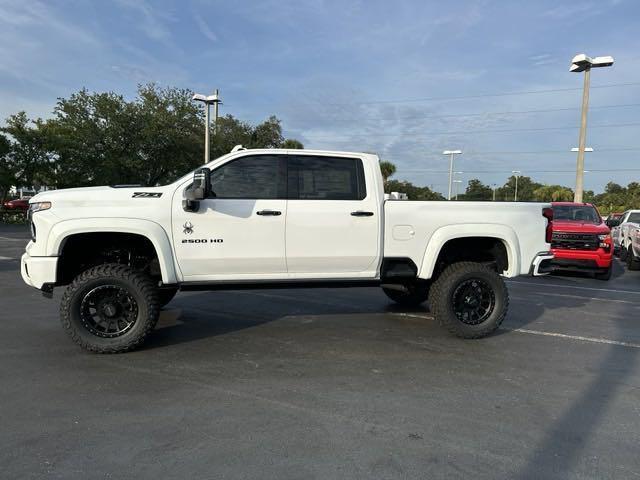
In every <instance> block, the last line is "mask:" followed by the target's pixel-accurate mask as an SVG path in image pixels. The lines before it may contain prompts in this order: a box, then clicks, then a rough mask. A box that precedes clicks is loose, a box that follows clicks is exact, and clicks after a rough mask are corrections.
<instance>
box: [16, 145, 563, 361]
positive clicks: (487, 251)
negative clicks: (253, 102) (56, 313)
mask: <svg viewBox="0 0 640 480" xmlns="http://www.w3.org/2000/svg"><path fill="white" fill-rule="evenodd" d="M550 207H551V206H550V205H549V204H540V203H520V204H513V203H496V202H410V201H397V200H388V201H385V199H384V190H383V179H382V174H381V172H380V167H379V159H378V156H376V155H372V154H367V153H348V152H328V151H312V150H296V151H293V150H277V149H268V150H246V149H243V148H241V147H238V148H234V150H233V151H232V152H231V153H229V154H227V155H224V156H222V157H220V158H218V159H216V160H213V161H212V162H210V163H209V164H207V165H206V166H205V167H203V168H199V169H197V170H196V171H195V172H193V174H191V175H187V176H184V177H182V178H180V179H179V180H176V181H175V182H174V183H172V184H170V185H166V186H163V187H150V188H144V187H139V186H137V187H131V186H129V187H120V188H117V187H91V188H76V189H69V190H56V191H48V192H44V193H40V194H38V195H36V196H35V197H34V198H33V199H32V200H31V205H30V212H31V216H30V222H31V227H32V228H31V233H32V240H31V242H30V243H29V244H28V245H27V247H26V250H27V251H26V253H25V254H24V255H23V256H22V261H21V266H22V269H21V270H22V278H23V279H24V281H25V282H26V283H27V284H29V285H31V286H33V287H35V288H38V289H41V290H42V291H43V293H44V294H45V295H46V296H49V297H50V296H51V294H52V290H53V288H54V287H64V289H65V292H64V293H63V295H62V298H61V307H60V308H61V310H60V312H61V320H62V325H63V327H64V329H65V330H66V331H67V333H68V334H69V336H70V337H71V339H72V340H73V341H75V342H76V343H78V344H79V345H80V346H82V347H83V348H85V349H87V350H90V351H94V352H102V353H109V352H122V351H126V350H130V349H132V348H135V347H136V346H138V345H139V344H141V343H142V341H143V340H144V338H145V337H146V336H147V335H148V334H149V333H150V332H151V331H152V330H153V328H154V325H155V323H156V321H157V319H158V314H159V311H160V308H162V306H163V305H165V304H166V303H168V302H169V301H171V298H172V297H173V296H174V295H175V294H176V292H177V291H178V290H179V289H180V290H193V289H199V290H202V289H224V288H226V289H239V288H268V287H270V288H282V287H283V286H289V287H291V286H293V287H296V286H297V287H300V286H304V287H307V288H311V287H321V286H324V287H326V286H342V287H346V286H378V287H382V289H383V291H384V293H385V294H386V295H387V296H388V297H389V298H390V299H391V300H392V301H394V302H396V303H399V304H404V305H418V304H420V303H422V302H425V301H427V299H428V301H429V306H430V309H431V311H432V312H433V313H434V315H435V317H436V319H437V320H438V322H439V323H440V324H441V325H442V326H444V327H445V328H446V329H447V330H448V331H449V332H451V333H452V334H454V335H456V336H459V337H462V338H480V337H484V336H486V335H488V334H490V333H491V332H493V331H495V330H496V329H497V328H498V327H499V325H500V324H501V323H502V320H503V319H504V318H505V315H506V313H507V307H508V304H509V299H508V292H507V287H506V285H505V283H504V281H503V277H515V276H518V275H541V274H545V273H548V272H549V271H550V266H549V263H550V261H551V259H552V258H553V256H552V254H551V252H550V251H549V248H550V245H549V241H550V233H551V232H550V231H549V232H548V231H547V225H548V222H549V216H550V213H551V212H550V211H549V210H550ZM545 214H547V215H545ZM212 308H213V309H215V305H212Z"/></svg>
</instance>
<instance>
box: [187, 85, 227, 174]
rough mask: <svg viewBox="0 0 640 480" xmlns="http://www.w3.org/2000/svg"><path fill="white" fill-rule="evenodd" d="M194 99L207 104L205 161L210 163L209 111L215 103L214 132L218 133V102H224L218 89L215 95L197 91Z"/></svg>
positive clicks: (205, 116)
mask: <svg viewBox="0 0 640 480" xmlns="http://www.w3.org/2000/svg"><path fill="white" fill-rule="evenodd" d="M193 100H195V101H197V102H202V103H204V104H205V106H206V108H205V110H204V112H205V114H204V122H205V126H204V163H205V164H206V163H209V147H210V146H211V143H210V141H209V123H210V122H209V112H210V109H211V105H214V106H215V108H214V113H215V121H214V124H213V133H214V134H215V133H216V130H217V128H216V127H217V125H218V104H219V103H222V101H221V100H220V97H219V95H218V89H216V91H215V92H214V93H213V95H201V94H199V93H196V94H195V95H194V96H193Z"/></svg>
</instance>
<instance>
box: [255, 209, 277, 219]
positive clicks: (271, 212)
mask: <svg viewBox="0 0 640 480" xmlns="http://www.w3.org/2000/svg"><path fill="white" fill-rule="evenodd" d="M256 214H257V215H263V216H267V215H269V216H272V217H277V216H278V215H282V212H279V211H278V210H260V211H259V212H256Z"/></svg>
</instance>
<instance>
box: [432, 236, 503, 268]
mask: <svg viewBox="0 0 640 480" xmlns="http://www.w3.org/2000/svg"><path fill="white" fill-rule="evenodd" d="M457 262H478V263H484V264H487V265H489V266H491V267H492V268H493V269H494V270H495V271H496V272H498V273H502V272H503V271H505V270H508V268H509V256H508V255H507V248H506V247H505V244H504V242H503V241H502V240H501V239H499V238H494V237H463V238H454V239H452V240H449V241H447V242H446V243H445V244H444V245H443V246H442V249H441V250H440V253H439V254H438V259H437V260H436V264H435V269H434V272H433V277H436V276H437V275H439V274H440V273H441V272H442V271H443V270H444V269H445V268H446V267H447V266H448V265H451V264H452V263H457Z"/></svg>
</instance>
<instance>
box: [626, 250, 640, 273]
mask: <svg viewBox="0 0 640 480" xmlns="http://www.w3.org/2000/svg"><path fill="white" fill-rule="evenodd" d="M627 268H628V269H629V270H640V258H638V257H636V256H635V254H634V253H633V247H632V246H631V245H629V250H628V251H627Z"/></svg>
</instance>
